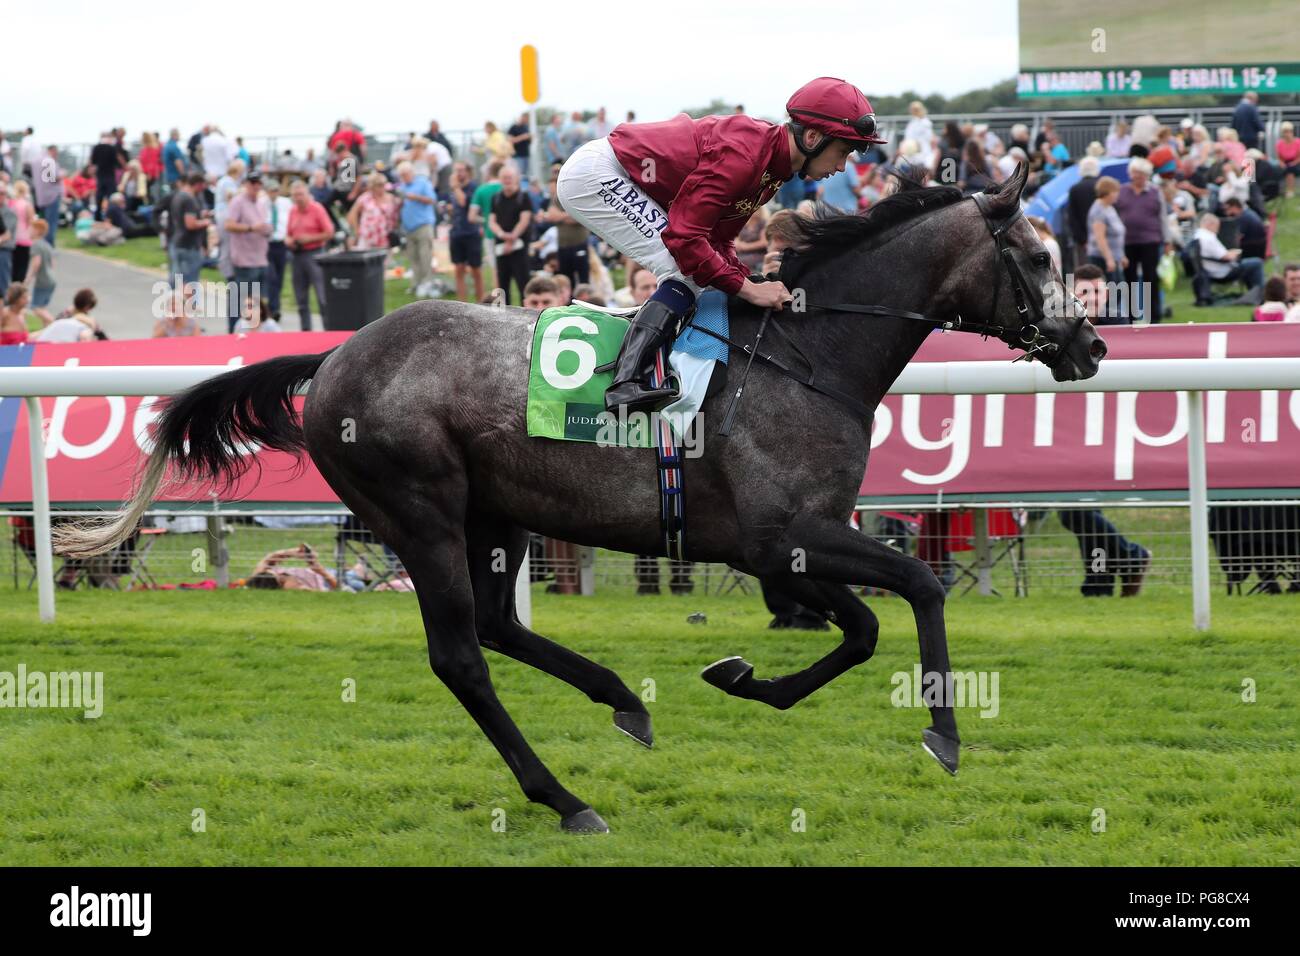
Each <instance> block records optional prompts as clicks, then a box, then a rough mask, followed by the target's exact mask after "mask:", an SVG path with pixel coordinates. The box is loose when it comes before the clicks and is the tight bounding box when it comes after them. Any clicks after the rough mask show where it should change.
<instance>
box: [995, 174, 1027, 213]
mask: <svg viewBox="0 0 1300 956" xmlns="http://www.w3.org/2000/svg"><path fill="white" fill-rule="evenodd" d="M1028 179H1029V164H1028V163H1016V171H1015V172H1013V173H1012V174H1011V175H1010V176H1008V177H1007V178H1006V180H1005V181H1004V182H1003V183H1001V184H1000V187H999V189H998V191H997V194H996V195H995V196H994V197H993V200H992V202H990V203H989V212H990V213H991V214H992V215H993V216H994V217H1000V216H1003V215H1010V214H1011V213H1013V212H1015V211H1016V209H1018V208H1020V194H1021V193H1022V192H1024V189H1025V183H1026V182H1027V181H1028Z"/></svg>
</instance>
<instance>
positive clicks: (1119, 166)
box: [1025, 159, 1129, 236]
mask: <svg viewBox="0 0 1300 956" xmlns="http://www.w3.org/2000/svg"><path fill="white" fill-rule="evenodd" d="M1128 163H1129V161H1128V160H1127V159H1103V160H1102V161H1101V175H1103V176H1110V177H1112V178H1113V179H1118V180H1119V181H1120V182H1121V183H1126V182H1128ZM1080 178H1081V177H1080V176H1079V164H1078V163H1075V164H1074V165H1073V166H1071V167H1069V168H1068V169H1066V170H1063V171H1062V172H1060V173H1058V174H1057V175H1055V176H1053V177H1052V180H1051V182H1049V183H1048V184H1047V185H1046V186H1044V187H1043V188H1042V189H1040V190H1038V192H1036V193H1034V196H1033V198H1032V199H1030V200H1029V202H1028V203H1027V204H1026V205H1025V215H1027V216H1040V217H1042V218H1043V219H1046V220H1047V224H1048V225H1049V226H1051V227H1052V232H1054V233H1056V234H1057V235H1058V236H1059V235H1061V233H1062V232H1064V231H1065V230H1066V229H1067V228H1068V224H1067V223H1066V221H1065V215H1066V213H1065V206H1066V203H1067V202H1068V201H1069V198H1070V187H1071V186H1073V185H1074V184H1075V183H1077V182H1078V181H1079V179H1080Z"/></svg>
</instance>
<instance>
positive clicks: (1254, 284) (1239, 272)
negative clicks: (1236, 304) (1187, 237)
mask: <svg viewBox="0 0 1300 956" xmlns="http://www.w3.org/2000/svg"><path fill="white" fill-rule="evenodd" d="M1195 238H1196V240H1197V242H1199V244H1200V247H1201V268H1202V269H1204V270H1205V274H1206V275H1207V276H1209V277H1210V278H1211V279H1214V280H1215V281H1216V282H1233V281H1236V280H1238V279H1240V280H1241V281H1242V282H1244V283H1245V284H1246V287H1247V288H1248V289H1255V288H1258V287H1260V286H1263V284H1264V261H1263V260H1262V259H1257V258H1255V257H1253V256H1252V257H1250V258H1247V259H1243V258H1241V250H1240V249H1228V248H1227V247H1225V246H1224V244H1223V243H1222V242H1220V241H1219V217H1218V216H1216V215H1213V214H1212V213H1208V212H1207V213H1206V214H1205V215H1204V216H1202V217H1201V225H1200V228H1199V229H1197V230H1196V237H1195ZM1205 291H1208V290H1205Z"/></svg>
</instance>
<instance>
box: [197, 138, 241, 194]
mask: <svg viewBox="0 0 1300 956" xmlns="http://www.w3.org/2000/svg"><path fill="white" fill-rule="evenodd" d="M201 145H202V147H203V172H204V174H205V175H206V176H207V177H208V182H209V183H214V182H216V181H217V180H218V179H220V178H221V177H222V176H223V175H225V173H226V170H227V169H229V168H230V163H231V161H232V160H234V159H235V158H236V157H237V156H238V155H239V154H238V152H237V151H236V150H234V149H232V148H231V145H230V141H229V140H228V139H226V136H225V134H224V133H222V132H221V127H219V126H216V125H209V126H208V132H207V133H206V134H205V135H204V137H203V139H202V140H201Z"/></svg>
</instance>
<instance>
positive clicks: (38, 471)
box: [26, 396, 54, 621]
mask: <svg viewBox="0 0 1300 956" xmlns="http://www.w3.org/2000/svg"><path fill="white" fill-rule="evenodd" d="M26 404H27V439H28V445H29V447H30V448H31V456H32V525H33V531H34V536H35V542H34V544H35V545H36V588H37V594H38V595H39V598H40V613H41V620H42V621H52V620H54V550H53V548H51V546H50V485H49V482H48V480H47V472H46V470H45V429H44V427H43V422H42V421H41V400H40V399H39V398H37V397H35V396H28V397H27V399H26Z"/></svg>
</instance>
